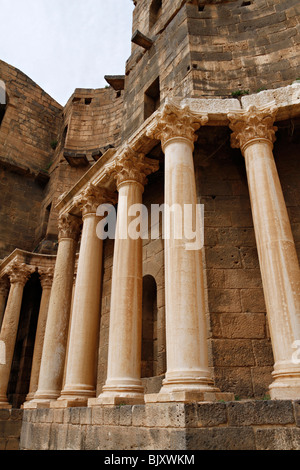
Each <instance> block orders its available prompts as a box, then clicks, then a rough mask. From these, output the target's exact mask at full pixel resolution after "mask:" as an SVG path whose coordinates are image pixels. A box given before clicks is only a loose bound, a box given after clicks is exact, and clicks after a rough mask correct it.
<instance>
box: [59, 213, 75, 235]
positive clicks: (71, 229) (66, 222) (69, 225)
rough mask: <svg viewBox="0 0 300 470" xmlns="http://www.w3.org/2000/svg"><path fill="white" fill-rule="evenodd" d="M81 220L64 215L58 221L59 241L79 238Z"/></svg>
mask: <svg viewBox="0 0 300 470" xmlns="http://www.w3.org/2000/svg"><path fill="white" fill-rule="evenodd" d="M80 225H81V219H79V218H78V217H74V216H73V215H71V214H62V215H61V216H60V217H59V219H58V231H59V232H58V241H60V240H61V239H62V238H71V239H73V240H75V241H77V240H78V238H79V232H80Z"/></svg>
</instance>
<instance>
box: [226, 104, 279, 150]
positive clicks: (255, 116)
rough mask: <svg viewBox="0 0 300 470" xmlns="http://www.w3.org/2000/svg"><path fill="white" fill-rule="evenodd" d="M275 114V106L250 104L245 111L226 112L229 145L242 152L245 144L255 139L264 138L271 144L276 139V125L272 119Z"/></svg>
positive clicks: (245, 146)
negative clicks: (229, 134) (230, 132)
mask: <svg viewBox="0 0 300 470" xmlns="http://www.w3.org/2000/svg"><path fill="white" fill-rule="evenodd" d="M276 114H277V107H276V106H273V105H271V106H268V107H265V108H257V107H255V106H250V107H249V108H248V109H247V111H244V112H234V113H229V114H228V119H229V121H230V124H229V127H230V129H231V130H232V131H233V133H232V134H231V146H232V147H233V148H240V149H241V151H242V153H244V151H245V149H246V148H247V146H248V145H249V144H250V143H251V142H253V141H255V140H262V139H263V140H266V141H268V142H269V143H270V144H271V145H272V146H273V143H274V142H275V140H276V136H275V133H276V131H277V127H275V126H274V121H275V118H276Z"/></svg>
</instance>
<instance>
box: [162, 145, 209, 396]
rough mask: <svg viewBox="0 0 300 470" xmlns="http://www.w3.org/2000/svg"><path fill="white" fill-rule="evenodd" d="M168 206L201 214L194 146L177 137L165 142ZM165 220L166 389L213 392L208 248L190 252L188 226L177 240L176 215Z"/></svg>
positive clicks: (182, 221)
mask: <svg viewBox="0 0 300 470" xmlns="http://www.w3.org/2000/svg"><path fill="white" fill-rule="evenodd" d="M165 204H166V206H167V207H169V208H171V207H172V206H173V205H175V204H177V205H178V207H180V208H181V213H182V214H184V205H190V206H191V207H192V209H193V212H194V214H195V211H196V204H197V199H196V186H195V174H194V163H193V146H192V143H191V142H190V141H188V140H187V139H183V138H174V139H171V140H170V141H168V142H167V144H166V146H165ZM165 220H166V224H169V225H170V226H167V225H166V226H165V233H166V234H168V233H169V234H170V237H167V238H166V240H165V288H166V338H167V373H166V379H165V381H164V383H163V384H164V385H163V389H162V392H164V391H167V390H170V391H181V390H183V391H188V390H196V391H202V390H203V391H212V390H215V389H213V381H212V378H211V373H210V370H209V368H208V352H207V326H206V317H205V301H204V299H205V293H204V279H203V260H202V250H200V249H199V247H198V249H193V250H188V249H187V248H186V243H188V242H189V241H188V240H187V239H186V238H185V236H184V230H183V228H184V227H183V225H182V230H181V232H182V238H181V239H176V237H177V235H178V228H179V227H178V226H177V227H176V224H174V223H173V221H172V219H171V218H167V217H166V219H165ZM178 223H184V218H183V217H182V219H181V221H180V220H179V221H178ZM176 231H177V234H176Z"/></svg>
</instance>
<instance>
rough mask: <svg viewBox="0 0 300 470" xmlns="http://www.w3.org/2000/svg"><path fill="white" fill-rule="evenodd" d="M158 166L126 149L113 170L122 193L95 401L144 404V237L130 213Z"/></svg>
mask: <svg viewBox="0 0 300 470" xmlns="http://www.w3.org/2000/svg"><path fill="white" fill-rule="evenodd" d="M157 170H158V164H157V161H156V160H151V159H147V158H145V156H144V155H137V154H136V153H135V152H133V151H132V150H131V149H129V148H127V149H126V150H125V151H124V152H123V154H122V155H121V157H120V158H119V159H118V161H117V162H116V164H115V166H114V168H113V172H114V174H115V178H116V184H117V189H118V192H119V199H118V214H117V226H116V237H115V248H114V261H113V274H112V294H111V311H110V330H109V350H108V370H107V380H106V383H105V386H104V387H103V393H102V394H101V395H100V396H99V397H98V399H97V400H96V403H97V402H98V403H107V404H117V403H118V400H121V402H122V403H123V402H126V403H139V402H143V400H144V398H143V392H144V390H143V386H142V382H141V342H142V290H143V272H142V239H141V237H137V238H134V237H132V236H131V235H130V234H129V231H128V228H129V225H130V222H131V221H132V217H131V216H129V215H128V212H129V211H130V208H131V207H132V206H133V205H135V204H142V194H143V191H144V185H145V184H146V182H147V180H146V176H147V175H149V174H150V173H152V172H154V171H157Z"/></svg>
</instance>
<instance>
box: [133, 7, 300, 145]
mask: <svg viewBox="0 0 300 470" xmlns="http://www.w3.org/2000/svg"><path fill="white" fill-rule="evenodd" d="M150 6H151V2H150V0H139V1H138V2H137V5H136V8H135V10H134V23H133V31H135V30H136V29H139V30H140V32H141V33H142V34H144V35H146V36H148V37H149V38H150V39H151V40H152V41H153V45H152V47H151V48H150V49H149V50H146V49H144V48H143V47H141V46H138V45H136V44H134V45H133V47H132V54H131V57H130V58H129V59H128V61H127V65H126V80H125V95H124V102H125V112H126V118H127V122H126V127H125V131H124V136H125V137H128V135H130V133H131V132H132V131H133V130H135V129H136V128H137V127H138V126H139V125H141V124H142V123H143V121H144V119H145V116H144V104H145V93H147V90H148V89H149V87H150V86H151V85H152V84H153V83H154V81H155V80H156V79H157V78H158V77H159V82H160V83H159V84H160V103H162V102H163V101H164V100H165V98H166V97H167V96H172V95H173V96H182V97H224V98H225V97H226V98H227V97H231V96H232V93H234V94H239V93H244V92H246V93H255V92H257V91H258V90H261V89H263V88H266V89H269V88H278V87H280V86H286V85H289V84H291V83H292V82H293V81H294V80H295V79H297V78H298V77H299V76H300V66H299V41H300V33H299V14H300V11H299V2H298V1H297V0H284V1H281V0H249V1H243V0H232V1H227V2H211V1H205V0H204V1H201V2H200V1H199V2H197V1H193V2H192V1H191V2H186V1H179V0H178V1H176V2H171V1H170V0H162V10H161V13H160V14H159V16H158V19H157V23H156V24H155V25H154V26H153V27H152V29H150V30H149V17H150ZM176 13H177V14H176Z"/></svg>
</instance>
